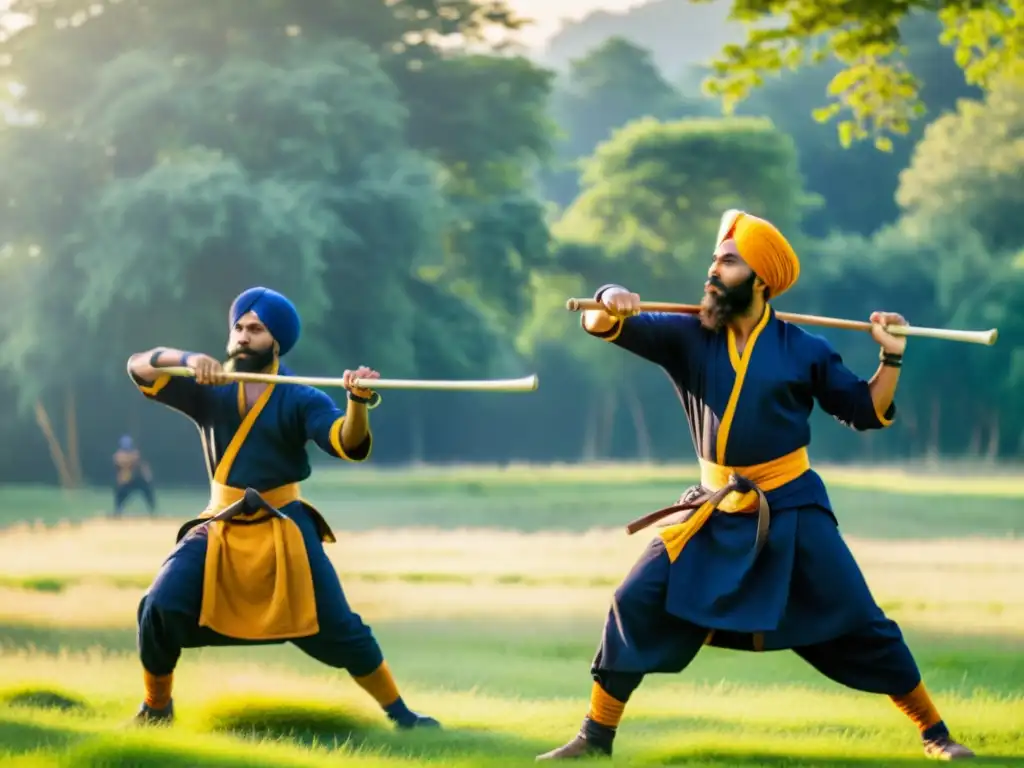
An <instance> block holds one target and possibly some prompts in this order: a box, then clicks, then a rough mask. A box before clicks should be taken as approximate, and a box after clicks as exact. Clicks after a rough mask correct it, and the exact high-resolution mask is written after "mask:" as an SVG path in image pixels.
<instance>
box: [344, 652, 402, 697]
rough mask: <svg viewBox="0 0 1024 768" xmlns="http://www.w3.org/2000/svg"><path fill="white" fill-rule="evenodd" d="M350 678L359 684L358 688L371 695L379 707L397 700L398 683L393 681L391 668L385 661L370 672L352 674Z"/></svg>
mask: <svg viewBox="0 0 1024 768" xmlns="http://www.w3.org/2000/svg"><path fill="white" fill-rule="evenodd" d="M352 679H353V680H355V681H356V682H357V683H358V684H359V687H360V688H362V689H363V690H364V691H366V692H367V693H368V694H370V695H371V696H373V698H374V699H376V700H377V703H378V704H380V705H381V707H387V706H390V705H391V704H394V703H395V702H396V701H398V685H397V684H396V683H395V678H394V677H392V676H391V669H390V668H389V667H388V663H387V662H386V661H382V662H381V664H380V666H379V667H377V668H376V669H375V670H373V672H371V673H370V674H368V675H364V676H363V677H356V676H355V675H353V676H352Z"/></svg>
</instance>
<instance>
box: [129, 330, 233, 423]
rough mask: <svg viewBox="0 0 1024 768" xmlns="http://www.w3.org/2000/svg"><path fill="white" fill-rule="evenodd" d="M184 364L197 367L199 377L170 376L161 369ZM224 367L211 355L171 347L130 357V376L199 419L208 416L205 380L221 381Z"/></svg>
mask: <svg viewBox="0 0 1024 768" xmlns="http://www.w3.org/2000/svg"><path fill="white" fill-rule="evenodd" d="M182 365H183V366H188V367H190V368H193V369H194V370H195V371H196V377H195V378H194V379H193V378H185V377H177V376H170V375H168V374H166V373H161V371H160V369H161V368H168V367H173V366H182ZM220 370H221V365H220V363H219V362H218V361H217V360H214V359H213V358H212V357H209V356H208V355H200V354H197V353H195V352H185V351H183V350H180V349H169V348H167V347H157V348H156V349H151V350H149V351H147V352H137V353H135V354H134V355H132V356H131V357H130V358H128V376H129V377H130V378H131V380H132V382H133V383H134V384H135V386H136V387H137V388H138V390H139V391H140V392H141V393H142V394H143V395H145V396H146V397H148V398H149V399H150V400H155V401H157V402H158V403H163V404H164V405H166V406H167V407H168V408H173V409H174V410H176V411H180V412H181V413H183V414H185V415H186V416H188V417H189V418H191V419H193V420H194V421H196V422H198V423H202V422H203V421H204V419H205V418H206V403H207V397H206V391H205V390H204V388H203V384H206V383H209V384H213V383H219V378H218V375H217V374H218V373H219V372H220Z"/></svg>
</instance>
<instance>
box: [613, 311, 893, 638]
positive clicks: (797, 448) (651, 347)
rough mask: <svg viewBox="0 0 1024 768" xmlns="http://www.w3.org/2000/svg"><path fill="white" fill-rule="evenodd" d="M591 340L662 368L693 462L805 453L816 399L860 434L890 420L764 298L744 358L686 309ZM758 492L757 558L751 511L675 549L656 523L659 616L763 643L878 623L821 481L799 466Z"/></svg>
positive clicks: (669, 532) (718, 517)
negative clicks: (763, 527) (664, 564)
mask: <svg viewBox="0 0 1024 768" xmlns="http://www.w3.org/2000/svg"><path fill="white" fill-rule="evenodd" d="M595 335H599V336H601V337H603V338H605V339H607V340H608V341H609V342H611V343H613V344H615V345H616V346H619V347H622V348H623V349H626V350H628V351H630V352H632V353H634V354H636V355H638V356H640V357H642V358H644V359H646V360H648V361H650V362H652V363H655V364H656V365H658V366H660V367H661V368H663V369H664V370H665V372H666V373H667V374H668V376H669V378H670V379H671V381H672V383H673V385H674V387H675V389H676V391H677V392H678V394H679V397H680V400H681V402H682V405H683V409H684V412H685V414H686V419H687V422H688V423H689V427H690V434H691V437H692V439H693V444H694V448H695V449H696V452H697V456H698V458H699V459H700V460H701V461H702V463H704V464H705V465H708V466H711V465H717V467H718V468H719V469H721V468H722V467H730V468H736V469H740V470H742V474H744V475H747V476H751V477H754V476H756V475H757V472H758V467H761V466H763V465H766V464H769V463H771V462H778V461H779V460H780V459H782V458H783V457H790V456H797V457H800V456H803V452H804V451H805V450H806V448H807V446H808V445H809V444H810V441H811V434H810V425H809V418H810V415H811V412H812V410H813V408H814V404H815V403H817V404H818V405H819V406H820V407H821V408H823V409H824V410H825V411H826V412H827V413H829V414H831V415H832V416H834V417H835V418H836V419H837V420H839V421H840V422H842V423H843V424H845V425H847V426H848V427H851V428H853V429H856V430H859V431H860V430H869V429H880V428H883V427H886V426H888V425H889V424H891V423H892V419H893V418H894V416H895V408H894V407H890V409H889V412H888V413H885V414H878V413H876V412H875V407H874V404H873V402H872V399H871V393H870V390H869V387H868V383H867V381H865V380H864V379H862V378H860V377H859V376H857V375H855V374H854V373H853V372H852V371H850V370H849V369H848V368H847V367H846V366H845V365H844V363H843V361H842V359H841V358H840V356H839V354H838V353H837V352H836V351H835V349H834V348H833V347H832V346H831V345H830V344H829V343H828V341H827V340H825V339H824V338H822V337H820V336H817V335H814V334H811V333H808V332H807V331H805V330H803V329H802V328H800V327H798V326H796V325H793V324H790V323H787V322H784V321H781V320H779V319H778V318H777V317H776V316H775V313H774V311H773V310H772V309H771V308H770V307H769V308H768V309H767V310H766V314H765V315H764V317H762V319H761V322H760V323H759V324H758V326H757V327H756V328H755V330H754V331H753V332H752V334H751V336H750V338H749V339H748V341H747V344H746V347H745V349H744V350H743V354H742V355H740V354H738V353H737V351H736V345H735V341H734V339H733V336H732V333H731V331H722V332H720V333H715V332H712V331H709V330H707V329H705V328H704V327H703V326H702V325H701V324H700V321H699V319H698V318H697V317H695V316H692V315H682V314H667V313H665V314H663V313H645V314H640V315H637V316H635V317H631V318H628V319H626V320H625V321H620V322H619V323H617V324H616V326H615V327H613V328H612V329H611V330H610V331H608V332H606V333H603V334H595ZM804 461H806V458H805V459H804ZM790 463H791V464H793V462H790ZM795 466H798V467H799V466H800V462H799V460H796V461H795ZM765 490H766V497H767V500H768V502H769V504H770V506H771V527H770V531H769V535H768V539H767V543H766V544H765V546H764V548H763V550H762V551H761V553H760V555H759V556H758V557H757V558H756V559H754V558H753V557H752V556H751V548H752V545H753V542H754V539H755V535H756V526H757V520H756V515H749V514H726V513H725V512H721V511H716V512H714V513H713V514H712V515H711V517H710V518H709V519H708V521H707V522H706V523H705V524H704V525H703V527H701V528H700V530H699V531H697V533H696V534H694V535H693V536H692V538H690V539H689V540H688V541H687V542H686V543H685V546H683V547H682V549H681V550H679V549H678V548H677V547H676V546H675V545H674V537H676V535H677V534H678V532H679V527H678V526H669V527H667V528H664V529H662V531H661V533H660V534H659V539H660V540H656V541H655V542H654V544H652V546H654V547H655V548H656V549H659V550H662V552H661V554H660V555H659V556H660V557H662V558H667V559H668V560H669V562H670V567H669V568H667V569H666V571H667V573H666V574H664V575H660V576H657V577H656V578H658V579H661V580H666V579H667V585H666V589H665V595H664V608H665V610H666V612H667V613H668V614H670V615H671V616H673V617H675V618H678V619H680V620H683V621H685V622H688V623H690V624H692V625H696V626H699V627H702V628H706V629H708V630H718V631H720V632H721V633H722V636H723V637H725V636H728V633H740V634H741V635H742V634H751V635H757V636H758V640H757V644H758V645H760V644H761V643H762V642H763V648H764V649H765V650H771V649H779V648H792V647H796V646H806V645H811V644H815V643H820V642H824V641H827V640H831V639H834V638H837V637H840V636H842V635H845V634H848V633H850V632H851V631H854V630H856V629H858V628H860V627H863V626H865V625H867V624H870V623H871V622H874V621H878V620H879V619H880V618H883V614H882V612H881V609H880V608H879V607H878V605H877V604H876V602H875V600H874V598H873V597H872V595H871V592H870V590H869V589H868V586H867V584H866V582H865V580H864V578H863V576H862V574H861V571H860V569H859V567H858V566H857V563H856V562H855V560H854V558H853V555H852V554H851V552H850V550H849V549H848V547H847V546H846V543H845V542H844V541H843V539H842V537H841V535H840V533H839V530H838V526H837V522H836V519H835V516H834V514H833V510H832V506H831V503H830V501H829V498H828V493H827V491H826V489H825V485H824V483H823V482H822V479H821V477H820V476H819V475H818V474H817V473H816V472H815V471H814V470H813V469H811V468H810V466H809V464H806V465H804V466H802V468H798V471H797V472H795V473H794V476H793V477H791V478H787V480H786V481H785V482H783V483H782V484H781V485H780V486H779V487H774V488H771V489H768V488H766V489H765ZM655 554H657V553H655ZM712 643H713V644H714V640H712Z"/></svg>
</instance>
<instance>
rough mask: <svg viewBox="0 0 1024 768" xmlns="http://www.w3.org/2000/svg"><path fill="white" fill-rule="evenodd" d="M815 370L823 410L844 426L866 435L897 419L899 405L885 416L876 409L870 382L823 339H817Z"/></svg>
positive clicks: (817, 389)
mask: <svg viewBox="0 0 1024 768" xmlns="http://www.w3.org/2000/svg"><path fill="white" fill-rule="evenodd" d="M816 342H817V348H816V350H815V352H816V354H815V358H816V359H815V362H814V365H813V368H812V371H813V373H812V376H813V382H814V396H815V398H816V399H817V401H818V404H819V405H821V407H822V410H824V411H825V412H826V413H828V414H829V415H830V416H834V417H835V418H836V420H837V421H839V422H840V423H841V424H843V425H845V426H847V427H850V428H851V429H855V430H857V431H858V432H864V431H866V430H869V429H884V428H885V427H888V426H889V425H890V424H892V423H893V421H894V420H895V418H896V403H895V402H893V403H892V404H891V405H890V406H889V408H888V410H887V411H886V412H885V413H878V412H877V411H876V410H875V404H874V401H873V400H872V399H871V389H870V387H869V385H868V382H867V381H865V380H864V379H862V378H861V377H859V376H857V375H856V374H855V373H854V372H853V371H851V370H850V369H849V368H847V367H846V365H845V364H844V363H843V359H842V357H840V355H839V353H838V352H836V350H835V349H834V348H833V347H832V345H831V344H829V343H828V341H826V340H825V339H823V338H821V337H817V338H816Z"/></svg>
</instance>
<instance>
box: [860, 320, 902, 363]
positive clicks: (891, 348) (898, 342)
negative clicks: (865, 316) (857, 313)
mask: <svg viewBox="0 0 1024 768" xmlns="http://www.w3.org/2000/svg"><path fill="white" fill-rule="evenodd" d="M868 322H870V323H871V325H872V326H873V327H872V329H871V338H873V339H874V340H875V341H877V342H878V343H879V344H880V345H881V347H882V349H884V350H885V351H886V352H888V353H889V354H891V355H902V354H903V352H904V350H905V349H906V348H907V337H906V336H894V335H893V334H891V333H889V332H888V331H886V330H885V328H886V326H890V325H906V324H907V321H906V320H904V319H903V315H899V314H897V313H895V312H872V313H871V317H870V318H869V320H868Z"/></svg>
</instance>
